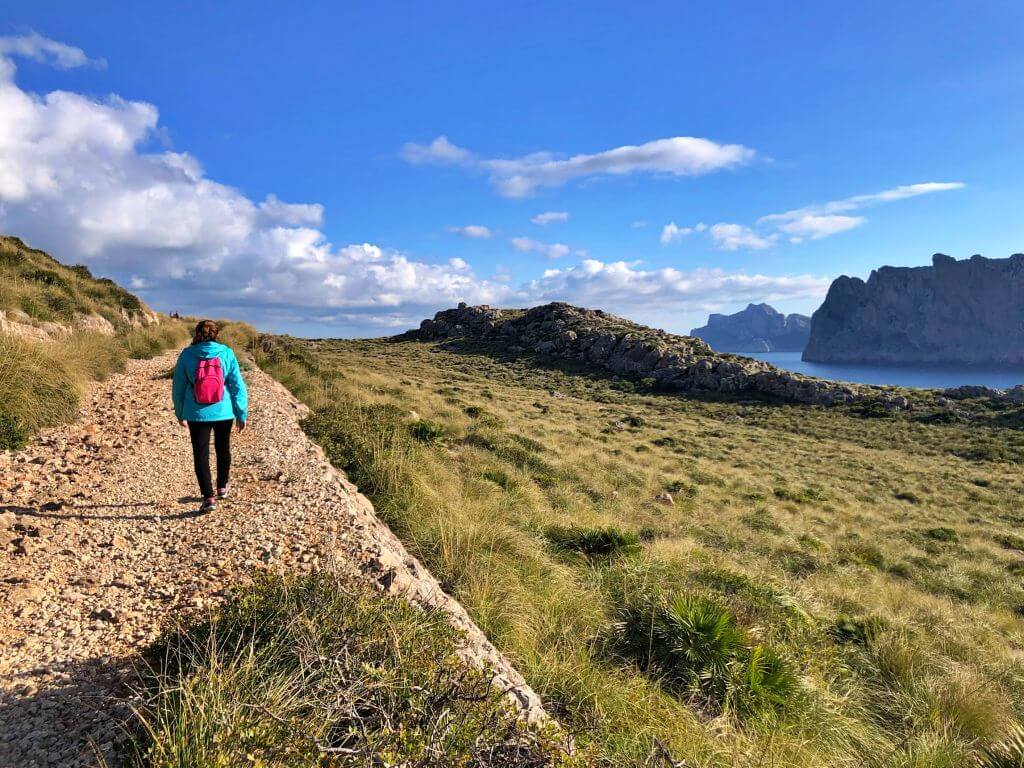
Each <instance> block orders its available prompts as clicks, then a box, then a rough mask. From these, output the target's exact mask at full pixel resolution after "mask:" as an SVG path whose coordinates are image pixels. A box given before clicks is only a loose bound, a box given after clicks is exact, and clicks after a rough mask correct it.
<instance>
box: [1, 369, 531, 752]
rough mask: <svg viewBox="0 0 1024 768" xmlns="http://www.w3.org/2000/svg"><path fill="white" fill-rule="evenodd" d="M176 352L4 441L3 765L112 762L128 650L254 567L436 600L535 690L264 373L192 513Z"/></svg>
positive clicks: (509, 679) (470, 643) (489, 659)
mask: <svg viewBox="0 0 1024 768" xmlns="http://www.w3.org/2000/svg"><path fill="white" fill-rule="evenodd" d="M175 357H176V353H175V354H165V355H163V356H161V357H157V358H154V359H152V360H146V361H133V362H131V363H130V364H129V368H128V370H127V371H126V373H124V374H118V375H115V376H112V377H111V378H110V379H109V380H108V381H106V382H104V383H102V384H100V385H97V387H96V388H95V390H94V391H93V393H92V395H91V398H90V399H89V402H88V403H87V404H86V405H85V406H84V407H83V409H82V412H81V414H80V416H81V418H80V420H79V421H78V422H77V423H75V424H72V425H69V426H65V427H60V428H57V429H52V430H48V431H46V432H45V433H43V434H42V435H40V436H39V437H38V438H37V439H35V440H34V441H33V442H32V443H31V444H30V445H29V446H28V448H27V449H26V450H24V451H21V452H18V453H11V452H6V453H0V546H2V547H3V551H2V553H0V766H19V767H22V766H24V767H26V768H27V767H29V766H86V765H87V766H92V765H96V764H97V763H98V761H97V755H96V750H97V749H98V750H99V751H100V752H101V753H102V754H103V755H104V757H105V758H106V759H108V760H109V761H111V762H112V763H113V764H116V754H117V750H118V744H119V739H120V730H119V727H118V723H119V722H121V721H123V720H124V719H125V718H126V717H127V715H128V705H129V703H130V695H129V693H128V689H127V687H126V685H125V683H126V681H129V680H130V679H131V676H132V669H133V667H132V663H133V660H134V657H135V655H136V654H137V652H138V651H139V650H140V649H141V648H143V647H144V646H146V645H147V644H148V643H149V642H151V641H152V640H153V639H154V638H155V637H156V636H157V635H159V634H160V632H161V631H162V630H163V629H164V628H166V627H167V626H168V624H169V623H171V622H173V621H175V620H180V619H184V618H188V616H189V615H190V614H193V613H202V612H203V611H205V610H207V609H208V608H209V607H210V606H211V605H214V604H216V602H217V601H218V600H220V599H222V598H223V596H224V595H225V593H226V590H227V589H228V588H229V587H231V586H233V585H237V584H240V583H244V582H245V581H246V580H247V579H248V578H249V575H250V574H251V573H252V572H253V571H254V570H256V569H261V568H269V569H272V570H281V571H292V572H295V571H305V570H310V569H313V568H318V567H330V568H333V569H343V570H346V571H351V572H353V573H357V574H359V575H360V576H361V577H362V578H365V579H366V580H367V581H368V582H370V583H372V584H374V585H376V586H377V587H379V588H381V589H384V590H386V591H388V592H392V593H401V594H405V595H406V596H408V597H409V598H410V599H411V600H413V601H414V602H417V603H420V604H425V605H431V606H436V607H439V608H441V609H443V610H445V611H447V612H448V613H449V614H450V616H451V618H452V621H453V622H454V623H455V624H457V625H459V626H461V627H463V628H464V629H465V630H466V633H467V638H468V639H467V644H466V651H465V654H466V657H467V659H469V660H471V661H472V662H474V663H486V664H488V665H490V666H491V667H493V668H495V669H497V670H499V671H500V673H501V676H500V677H499V684H501V685H503V686H504V687H505V688H506V689H507V690H508V691H509V695H510V697H511V698H512V699H513V700H514V701H516V703H517V704H519V705H520V706H521V707H522V708H523V709H524V711H525V712H526V714H527V716H529V717H531V718H543V717H544V714H543V710H542V709H541V706H540V702H539V700H538V699H537V697H536V695H535V694H534V693H533V691H532V690H530V689H529V687H528V686H526V684H525V682H524V681H523V680H522V678H521V677H520V676H519V674H518V673H517V672H516V671H515V670H514V669H512V668H511V666H510V665H509V664H508V663H507V662H506V661H505V660H504V659H503V658H502V657H501V656H500V655H499V654H497V652H496V651H495V650H494V648H493V647H492V646H491V645H490V644H489V643H488V642H487V640H486V638H484V637H483V635H482V633H480V632H479V630H478V629H477V628H476V627H475V626H474V625H473V624H472V622H471V621H470V620H469V618H468V616H467V615H466V613H465V611H464V610H463V609H462V608H461V606H459V605H458V604H457V603H456V602H455V601H454V600H452V599H451V598H449V597H448V596H447V595H445V594H444V593H443V592H442V591H441V589H440V587H439V586H438V584H437V582H436V580H434V579H433V577H432V576H431V575H430V574H429V573H428V572H427V571H426V570H425V569H424V568H423V567H422V566H421V565H420V564H419V563H418V562H417V561H416V560H415V559H414V558H412V557H410V556H409V555H408V553H407V552H406V551H405V549H404V548H403V547H402V545H401V543H400V542H398V540H397V539H396V538H395V537H394V535H392V534H391V532H390V531H389V530H388V529H387V527H386V526H384V525H383V523H381V522H380V521H379V520H378V519H377V517H376V516H375V515H374V512H373V508H372V506H370V504H369V502H368V501H367V500H366V499H365V498H364V497H363V496H362V495H361V494H359V493H358V491H357V490H356V489H355V487H354V486H352V485H351V484H350V483H348V481H347V480H346V479H345V478H344V476H343V475H342V474H341V473H339V472H337V471H336V470H334V469H333V468H332V467H331V466H330V464H329V463H328V462H327V461H326V459H325V458H324V456H323V453H322V452H321V451H320V449H319V448H318V447H317V446H315V445H314V444H312V443H311V442H310V441H309V440H308V439H307V438H306V436H305V435H304V434H303V432H302V431H301V429H300V428H299V426H298V420H299V418H300V417H301V416H302V415H304V414H305V408H304V406H302V405H301V404H300V403H298V402H296V401H295V399H294V398H293V397H292V396H291V395H290V394H289V393H288V392H287V391H286V390H284V388H283V387H281V386H280V385H279V384H277V383H276V382H275V381H273V380H272V379H271V378H270V377H269V376H267V375H266V374H264V373H263V372H262V371H260V370H258V369H257V370H250V371H248V372H247V373H246V374H245V376H246V380H247V382H248V384H249V388H250V401H251V403H252V406H251V414H252V415H251V419H252V421H251V429H249V430H247V431H246V432H244V433H242V434H240V435H239V434H238V433H235V435H233V454H234V468H233V474H232V498H231V499H230V500H228V501H226V502H222V503H221V504H219V505H218V507H217V509H216V511H215V512H213V513H212V514H208V515H199V514H197V513H196V511H195V510H196V509H197V507H198V501H199V500H198V498H197V494H198V489H197V486H196V481H195V476H194V474H193V472H192V459H191V451H190V448H189V441H188V432H187V430H185V429H184V428H182V427H179V426H178V425H177V423H176V422H175V421H174V414H173V412H172V411H171V407H170V393H169V390H170V382H169V381H168V380H167V379H166V378H165V376H164V374H165V373H166V372H167V371H168V370H169V369H170V367H171V366H172V365H173V363H174V360H175Z"/></svg>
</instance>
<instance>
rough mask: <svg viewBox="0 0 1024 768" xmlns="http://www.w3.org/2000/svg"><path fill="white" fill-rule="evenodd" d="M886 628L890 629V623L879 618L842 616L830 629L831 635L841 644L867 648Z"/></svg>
mask: <svg viewBox="0 0 1024 768" xmlns="http://www.w3.org/2000/svg"><path fill="white" fill-rule="evenodd" d="M886 627H888V622H886V621H885V619H883V618H881V617H879V616H869V617H866V618H852V617H850V616H840V617H839V618H837V619H836V620H835V622H833V624H832V626H831V627H829V634H830V635H831V636H832V637H833V638H834V639H835V640H836V641H837V642H840V643H851V644H853V645H862V646H866V645H867V644H868V643H870V642H871V641H872V640H873V639H874V638H875V637H876V636H877V635H878V633H879V632H881V631H882V630H884V629H886Z"/></svg>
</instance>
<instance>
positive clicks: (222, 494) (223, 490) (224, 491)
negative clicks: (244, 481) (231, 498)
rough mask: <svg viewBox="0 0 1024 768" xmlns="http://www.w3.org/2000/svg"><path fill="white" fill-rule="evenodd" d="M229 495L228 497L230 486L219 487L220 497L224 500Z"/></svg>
mask: <svg viewBox="0 0 1024 768" xmlns="http://www.w3.org/2000/svg"><path fill="white" fill-rule="evenodd" d="M227 497H228V487H227V486H226V485H225V486H224V487H223V488H218V489H217V498H218V499H221V500H223V499H226V498H227Z"/></svg>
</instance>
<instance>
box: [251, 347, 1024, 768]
mask: <svg viewBox="0 0 1024 768" xmlns="http://www.w3.org/2000/svg"><path fill="white" fill-rule="evenodd" d="M260 355H261V361H262V364H264V365H266V366H267V367H268V368H269V369H270V370H271V371H272V372H273V373H274V375H276V376H278V377H279V378H280V379H281V380H282V381H283V382H284V383H285V384H286V385H287V386H289V387H290V388H291V389H292V390H293V391H295V392H296V393H297V394H298V395H299V397H300V398H302V399H304V400H305V401H306V402H307V403H308V404H309V405H311V406H312V407H313V408H314V416H313V417H312V418H311V419H310V421H309V422H308V423H307V429H308V430H309V431H310V433H311V434H312V435H313V436H314V438H316V439H317V440H319V441H320V442H321V443H322V444H324V446H325V447H326V448H327V450H328V454H329V455H330V456H331V458H332V460H334V461H335V462H336V463H337V464H338V465H339V466H342V467H344V468H346V469H347V471H349V473H350V475H351V476H352V477H353V479H354V480H355V481H356V482H357V483H358V484H359V485H360V486H361V487H362V488H363V490H364V491H366V492H367V493H368V494H370V495H371V497H372V498H373V499H374V501H375V502H376V504H377V506H378V509H379V510H380V512H381V514H382V515H383V516H384V517H385V519H386V520H387V521H388V522H389V523H390V524H391V525H392V527H393V528H394V529H395V530H396V532H398V533H399V535H400V536H401V537H402V538H403V539H404V540H405V541H406V543H407V545H409V546H410V548H411V549H412V550H413V551H414V552H415V553H416V554H417V555H418V556H420V557H422V558H423V559H424V560H425V561H426V562H427V563H428V564H429V566H430V567H431V569H432V570H433V571H434V573H435V574H436V575H437V576H438V578H439V579H441V580H442V583H443V584H444V585H445V587H446V588H447V589H448V590H449V591H451V592H452V593H453V594H455V595H456V596H457V597H458V598H459V599H460V600H461V601H462V602H463V603H464V605H466V607H467V609H468V610H469V611H470V613H471V614H472V615H473V616H474V618H475V619H476V620H477V622H478V623H479V624H480V625H481V627H482V628H483V629H484V630H485V631H486V632H487V633H488V634H489V636H490V637H491V638H492V640H494V642H495V643H496V644H497V645H498V646H499V647H500V648H502V649H503V650H504V651H505V652H506V653H508V654H509V655H510V656H511V657H512V659H513V660H514V661H515V662H516V663H517V664H518V665H519V667H520V669H521V670H522V671H523V672H524V674H526V675H527V678H528V679H529V680H530V682H531V684H532V685H533V686H534V687H536V688H537V689H538V690H539V691H540V692H541V693H542V695H544V696H545V698H546V700H547V703H548V706H549V707H550V708H551V710H552V711H553V713H555V714H556V715H557V716H558V717H559V718H560V719H561V721H562V722H563V723H564V724H565V725H566V727H567V728H568V729H569V730H570V731H573V732H574V733H576V734H577V736H578V738H579V739H580V740H581V742H583V743H588V744H592V745H594V746H595V747H596V748H598V749H599V750H603V751H604V753H605V754H606V755H607V756H608V760H609V761H611V762H612V763H613V764H616V765H620V764H634V765H641V764H643V762H644V761H645V760H646V759H647V757H648V756H649V754H650V746H651V739H652V737H657V738H658V739H660V740H661V741H662V742H664V743H665V744H666V745H667V746H669V748H670V749H671V750H672V751H673V753H674V754H675V755H676V756H677V757H682V758H685V759H687V760H688V761H690V762H691V763H692V764H695V765H702V766H703V765H744V766H745V765H794V766H819V765H841V766H862V765H877V766H893V767H894V768H895V766H907V765H920V766H940V765H951V766H956V765H969V764H972V763H971V761H972V760H973V757H972V755H973V754H974V753H975V752H976V751H977V750H978V749H980V748H982V747H983V746H984V745H986V744H995V743H997V742H999V739H1001V738H1003V737H1004V736H1005V735H1006V734H1008V733H1010V732H1011V730H1012V727H1013V723H1014V722H1017V721H1019V720H1020V719H1021V716H1022V710H1021V702H1022V701H1024V662H1022V658H1024V657H1022V653H1021V652H1022V649H1024V621H1022V619H1021V613H1022V612H1024V584H1022V582H1021V578H1020V573H1021V571H1020V567H1021V566H1020V562H1021V561H1022V560H1024V553H1021V552H1017V551H1016V550H1014V549H1013V548H1010V547H1007V546H1006V545H1005V541H1007V540H1009V539H1007V538H1006V537H1007V536H1008V535H1012V533H1013V531H1015V530H1019V527H1020V525H1021V523H1024V516H1022V515H1021V513H1020V512H1019V502H1020V500H1021V497H1022V495H1024V483H1022V481H1021V480H1020V478H1019V477H1018V472H1017V465H1016V464H1013V463H1007V462H1006V461H1005V459H1004V458H1002V457H1005V456H1011V457H1012V456H1015V455H1017V453H1018V452H1019V448H1018V445H1019V443H1020V438H1019V437H1018V435H1017V434H1016V433H1015V432H1011V431H1009V430H998V429H993V428H991V427H990V426H985V427H976V426H972V425H965V424H951V425H947V424H922V423H918V422H915V421H913V419H912V418H907V417H892V418H864V417H862V416H858V415H856V414H852V413H845V412H843V411H842V410H840V409H836V410H825V409H821V408H810V407H804V406H786V405H783V406H780V405H772V404H765V403H757V402H710V401H699V400H692V399H687V398H682V397H678V396H665V395H660V394H658V393H652V392H643V391H635V392H629V391H627V390H628V389H629V388H628V387H623V386H620V384H619V382H616V381H614V380H612V379H611V378H610V377H608V376H606V375H604V374H595V375H578V374H576V373H566V372H564V371H562V370H559V369H557V368H546V367H543V366H538V365H533V364H531V363H530V362H529V361H523V360H519V361H497V360H495V359H494V358H492V357H490V356H488V355H482V354H475V353H467V352H459V351H455V352H449V351H442V350H440V349H439V348H438V347H436V346H434V345H429V344H422V343H418V342H399V343H394V342H386V341H382V342H341V341H339V342H318V343H301V342H283V341H280V340H276V341H267V342H265V344H264V348H263V350H262V352H261V353H260ZM424 422H428V423H430V424H431V425H433V426H432V427H431V429H430V433H431V435H432V437H431V439H429V440H424V439H419V438H417V427H416V425H418V424H422V423H424ZM421 437H422V436H421ZM1000 441H1002V446H1000ZM965 457H968V458H965ZM665 494H667V495H668V496H669V497H671V502H669V501H668V500H667V498H666V497H665ZM610 531H615V532H616V533H614V534H611V533H609V532H610ZM620 537H621V542H629V543H630V544H629V546H624V547H623V549H624V550H626V551H623V552H621V553H620V552H614V553H612V554H610V555H609V553H607V552H605V553H604V554H596V553H595V552H591V553H588V552H586V551H585V550H588V549H595V550H601V549H602V548H605V547H608V546H611V548H612V549H613V550H614V549H617V548H618V546H619V545H618V544H609V542H616V541H620ZM634 540H635V541H636V542H638V550H637V549H636V548H634V547H633V545H632V542H633V541H634ZM1001 542H1003V543H1001ZM701 599H710V600H714V601H718V602H719V603H720V604H721V605H722V606H724V607H725V609H726V610H727V611H728V612H729V615H730V616H731V617H732V620H733V621H734V622H735V625H736V628H737V631H738V632H739V633H740V634H741V636H742V637H743V638H744V639H743V642H742V643H741V647H739V648H738V650H737V651H736V653H734V654H732V655H731V656H729V657H728V659H727V665H728V666H729V667H730V670H731V671H730V672H729V674H728V675H726V676H725V677H722V678H721V680H722V681H723V683H722V685H725V686H726V688H722V689H721V690H723V691H726V690H727V689H728V690H730V691H735V690H736V685H737V683H736V680H740V679H744V678H743V675H744V674H746V675H748V677H747V678H746V679H748V680H749V669H748V671H747V672H744V671H743V667H742V665H743V664H744V663H749V659H750V654H751V653H752V651H751V650H750V649H753V648H755V647H762V648H764V649H766V650H765V651H764V652H759V653H761V654H762V655H761V656H759V658H760V659H762V660H763V659H764V658H765V656H764V653H768V654H774V655H776V656H778V658H780V659H782V660H783V661H784V663H785V665H786V666H787V669H790V670H792V672H793V674H794V675H795V684H794V685H790V684H789V683H786V685H781V683H780V688H779V690H784V691H785V694H784V695H783V697H782V698H783V699H784V700H783V701H781V703H780V705H779V706H775V705H773V706H771V707H767V708H766V707H755V708H754V709H751V707H750V706H748V705H742V706H740V705H733V704H732V702H733V701H740V700H741V699H740V698H737V696H738V694H736V695H734V694H729V695H728V696H727V695H725V694H723V696H722V697H718V698H715V697H712V698H709V697H708V695H707V692H706V690H701V686H700V685H693V684H691V683H692V679H690V682H688V683H687V684H685V685H681V684H679V683H673V682H671V681H669V680H666V679H665V669H666V667H665V666H664V665H663V664H659V665H652V664H649V663H647V662H645V661H644V660H643V659H642V658H640V659H638V658H637V657H636V656H635V655H633V656H630V655H629V654H623V653H621V652H620V651H619V650H618V649H617V646H616V644H615V637H616V630H615V627H616V623H617V621H619V620H620V618H621V613H620V611H621V610H622V608H623V607H624V606H627V605H631V604H635V602H636V601H637V600H640V601H650V600H665V601H667V603H666V604H672V602H673V601H678V600H701ZM771 658H773V659H774V656H773V657H771ZM765 663H767V662H765ZM771 663H772V665H775V666H778V665H777V664H775V662H774V660H773V661H772V662H771ZM737 676H738V677H737ZM780 680H781V678H780ZM730 696H732V698H730ZM769 698H771V697H769ZM723 704H724V705H725V706H723Z"/></svg>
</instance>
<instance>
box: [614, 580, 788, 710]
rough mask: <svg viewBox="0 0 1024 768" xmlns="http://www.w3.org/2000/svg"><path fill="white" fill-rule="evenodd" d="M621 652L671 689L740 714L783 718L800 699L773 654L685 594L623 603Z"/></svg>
mask: <svg viewBox="0 0 1024 768" xmlns="http://www.w3.org/2000/svg"><path fill="white" fill-rule="evenodd" d="M615 628H616V644H615V647H616V649H617V650H618V652H619V653H621V654H622V655H624V656H627V657H630V658H632V659H634V660H635V661H636V662H637V663H638V664H639V665H640V666H641V668H643V669H645V670H646V671H647V672H648V674H652V675H653V676H655V677H657V678H659V679H660V680H661V681H662V682H663V683H664V684H666V685H668V686H669V687H670V688H671V689H674V690H679V691H685V692H689V693H691V694H698V695H699V696H701V697H702V698H703V699H704V702H705V704H707V705H711V706H714V707H718V708H721V709H723V710H735V711H736V712H738V713H739V714H741V715H748V716H757V715H765V714H770V713H780V712H782V711H784V710H786V709H787V708H789V707H790V706H792V705H793V704H795V702H796V700H797V698H798V697H797V692H798V681H797V677H796V674H795V673H794V672H793V669H792V667H791V666H790V664H789V663H788V662H787V661H786V660H785V659H783V658H782V656H780V655H779V654H778V653H777V652H776V651H775V650H774V649H772V648H769V647H767V646H765V645H763V644H756V645H753V646H751V645H749V643H748V639H747V634H746V632H744V631H743V630H742V629H740V628H739V626H737V624H736V620H735V619H734V618H733V616H732V613H731V612H730V611H729V609H728V608H727V607H726V606H725V605H723V604H721V603H719V602H717V601H716V600H712V599H710V598H707V597H704V596H702V595H691V594H683V595H679V596H677V597H676V598H674V599H672V600H670V601H669V600H665V599H663V598H655V599H654V600H647V601H643V600H641V601H640V602H637V603H634V604H631V605H627V606H625V607H623V608H622V609H621V610H620V614H619V621H618V622H617V623H616V625H615Z"/></svg>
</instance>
